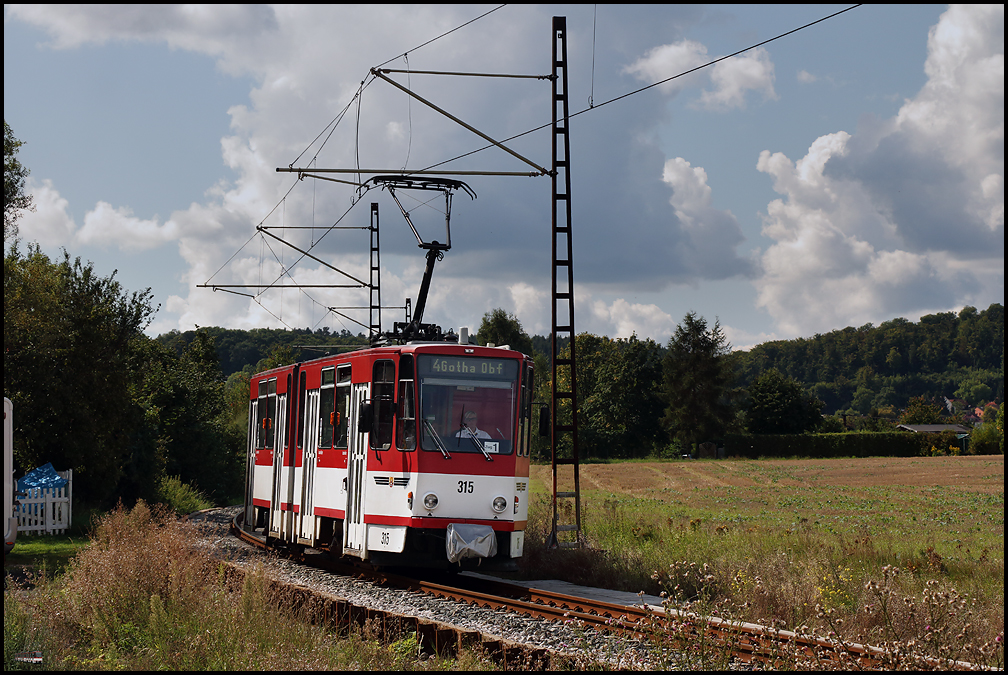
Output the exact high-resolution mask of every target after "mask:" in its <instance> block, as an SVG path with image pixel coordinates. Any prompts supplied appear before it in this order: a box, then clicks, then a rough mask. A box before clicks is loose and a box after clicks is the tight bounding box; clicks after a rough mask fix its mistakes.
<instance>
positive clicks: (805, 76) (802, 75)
mask: <svg viewBox="0 0 1008 675" xmlns="http://www.w3.org/2000/svg"><path fill="white" fill-rule="evenodd" d="M818 79H819V78H818V77H816V76H815V75H813V74H812V73H810V72H809V71H807V70H799V71H798V81H799V82H801V83H802V84H812V83H813V82H815V81H816V80H818Z"/></svg>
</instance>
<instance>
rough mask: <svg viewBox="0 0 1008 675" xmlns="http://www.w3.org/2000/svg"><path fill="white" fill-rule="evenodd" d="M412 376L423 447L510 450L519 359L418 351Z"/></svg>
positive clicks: (468, 450) (454, 450)
mask: <svg viewBox="0 0 1008 675" xmlns="http://www.w3.org/2000/svg"><path fill="white" fill-rule="evenodd" d="M417 376H418V377H419V379H420V392H419V394H420V423H421V427H422V434H421V438H422V439H423V441H422V443H421V447H422V448H423V449H424V450H428V451H431V452H440V451H441V448H440V447H439V444H440V445H441V446H443V447H444V448H445V449H447V451H448V452H450V453H451V452H478V453H486V454H491V455H493V454H499V455H509V454H511V453H512V452H513V450H514V443H513V439H512V435H513V433H514V415H515V408H516V405H517V404H516V400H517V396H518V361H516V360H514V359H484V358H476V357H461V356H434V355H430V354H422V355H419V356H418V358H417Z"/></svg>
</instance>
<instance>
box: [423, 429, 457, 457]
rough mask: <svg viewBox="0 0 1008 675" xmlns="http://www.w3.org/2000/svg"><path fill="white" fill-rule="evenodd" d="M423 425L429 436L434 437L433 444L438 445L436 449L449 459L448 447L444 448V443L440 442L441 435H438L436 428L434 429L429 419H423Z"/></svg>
mask: <svg viewBox="0 0 1008 675" xmlns="http://www.w3.org/2000/svg"><path fill="white" fill-rule="evenodd" d="M424 425H426V428H427V432H428V433H429V434H430V435H431V438H433V439H434V445H436V446H437V447H438V450H440V451H441V454H442V455H444V458H445V459H451V455H449V454H448V449H447V448H445V445H444V443H442V442H441V437H440V436H438V433H437V430H435V429H434V425H433V424H431V423H430V420H424Z"/></svg>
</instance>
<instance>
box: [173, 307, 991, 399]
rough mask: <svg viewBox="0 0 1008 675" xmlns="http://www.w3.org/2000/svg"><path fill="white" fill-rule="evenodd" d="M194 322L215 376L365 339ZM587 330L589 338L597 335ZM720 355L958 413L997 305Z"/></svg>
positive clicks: (972, 387)
mask: <svg viewBox="0 0 1008 675" xmlns="http://www.w3.org/2000/svg"><path fill="white" fill-rule="evenodd" d="M199 330H200V331H205V332H206V333H207V334H208V335H209V336H210V337H211V338H213V340H214V342H215V344H216V347H217V355H218V358H219V359H220V365H221V370H222V372H223V374H224V377H225V378H228V377H229V376H230V375H231V374H233V373H236V372H241V371H243V370H244V371H245V372H246V374H252V371H253V370H254V369H255V366H256V364H257V363H259V362H260V361H261V360H263V359H265V358H266V357H267V356H269V355H270V354H273V353H274V352H275V351H276V350H277V349H278V348H289V349H290V352H287V354H288V355H289V356H288V358H290V359H291V360H293V361H301V360H308V359H312V358H317V357H319V356H322V355H324V354H325V353H326V352H327V351H334V350H337V349H345V348H354V347H359V346H364V345H366V344H367V338H366V336H365V335H364V334H363V333H359V334H357V335H353V334H352V333H350V331H347V330H345V329H344V330H342V331H340V332H339V333H335V332H330V330H329V328H328V327H323V328H320V329H317V330H315V331H311V330H309V329H307V328H305V329H294V330H285V329H270V328H256V329H252V330H240V329H225V328H217V327H210V328H200V329H199ZM196 335H197V332H196V331H185V332H179V331H171V332H170V333H165V334H162V335H160V336H158V338H157V341H158V342H160V343H161V344H163V345H164V346H166V347H170V348H173V349H175V350H176V352H177V353H179V354H181V353H182V352H183V351H184V350H185V349H186V348H187V347H188V346H189V345H190V344H191V343H192V341H193V340H194V339H195V338H196ZM586 335H588V334H586ZM589 337H591V338H593V339H592V340H589V342H591V343H592V344H593V345H594V344H595V343H596V342H598V340H599V339H600V338H599V337H598V336H593V335H592V336H589ZM476 338H477V340H478V341H480V343H481V344H483V343H485V342H487V340H486V338H485V337H482V336H480V335H479V333H477V335H476ZM529 339H530V342H529V343H525V344H526V346H525V347H524V348H525V349H529V346H528V345H531V350H532V352H533V353H534V354H533V355H539V356H540V357H541V358H543V359H545V364H546V365H547V367H548V364H549V352H550V341H549V336H545V337H544V336H541V335H535V336H531V337H530V338H529ZM613 342H614V343H618V342H620V341H618V340H617V341H613ZM648 342H649V343H650V345H651V347H650V349H652V350H653V351H654V352H655V354H654V355H653V358H654V359H657V360H658V361H660V360H661V359H662V358H663V357H664V355H665V352H666V350H667V346H665V345H658V344H656V343H654V342H653V341H650V340H648ZM586 344H587V343H586ZM564 347H566V344H561V348H564ZM593 349H594V348H593ZM621 353H622V352H621V351H620V350H616V351H615V352H613V353H612V354H611V355H609V358H615V359H620V358H622V357H621V356H620V354H621ZM730 360H731V362H732V365H733V370H734V372H735V375H736V381H735V386H736V387H738V388H740V389H742V390H745V389H747V388H748V387H749V386H750V385H751V384H752V382H753V381H754V380H756V379H757V378H758V377H759V376H760V375H761V374H762V373H764V372H766V371H768V370H771V369H775V370H777V371H779V372H780V373H781V374H783V375H785V376H786V377H789V378H792V379H794V380H796V381H797V382H799V383H800V384H801V385H802V386H803V387H804V388H805V389H806V390H807V391H808V392H809V393H810V394H812V395H814V396H815V397H817V398H818V399H819V400H821V401H822V402H823V403H824V406H823V409H822V412H823V413H824V414H830V415H832V414H844V413H846V414H851V415H872V414H873V413H874V414H878V413H879V411H882V413H883V414H886V412H888V413H889V416H890V417H893V416H896V415H897V414H898V412H899V410H900V409H902V408H904V407H905V406H906V404H907V402H908V401H909V400H910V399H912V398H916V397H920V396H924V397H927V398H930V399H934V400H935V401H937V402H939V403H943V404H944V399H949V400H950V401H954V402H956V404H957V405H958V406H959V410H957V411H955V412H958V413H961V412H962V411H963V410H964V409H965V408H966V407H974V406H979V405H982V404H984V403H987V402H990V401H997V402H1001V401H1004V307H1003V306H1002V305H1000V304H992V305H991V306H990V307H988V308H987V309H985V310H977V309H976V308H974V307H965V308H964V309H963V310H962V311H960V312H959V313H958V314H957V313H954V312H943V313H939V314H929V315H926V316H923V317H921V319H920V321H918V322H913V321H909V320H907V319H903V318H896V319H892V320H891V321H886V322H884V323H882V324H881V325H879V326H873V325H872V324H865V325H864V326H861V327H858V328H854V327H847V328H843V329H840V330H835V331H831V332H829V333H825V334H818V335H815V336H813V337H810V338H797V339H793V340H775V341H772V342H764V343H762V344H760V345H757V346H756V347H754V348H752V349H751V350H749V351H734V352H732V354H731V357H730ZM596 361H597V359H593V358H590V357H588V354H585V357H584V367H582V376H583V377H584V378H585V380H586V382H589V381H590V382H594V381H596V380H597V379H598V377H597V375H596V374H594V373H593V372H592V369H593V368H595V366H594V365H593V364H594V363H595V362H596ZM610 365H612V364H610ZM588 395H589V396H590V395H591V393H589V394H588Z"/></svg>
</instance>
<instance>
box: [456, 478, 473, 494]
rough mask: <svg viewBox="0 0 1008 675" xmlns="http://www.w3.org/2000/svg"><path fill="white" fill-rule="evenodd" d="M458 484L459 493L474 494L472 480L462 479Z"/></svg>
mask: <svg viewBox="0 0 1008 675" xmlns="http://www.w3.org/2000/svg"><path fill="white" fill-rule="evenodd" d="M458 485H459V487H458V491H459V494H462V493H466V494H472V491H473V482H472V481H471V480H460V481H459V482H458Z"/></svg>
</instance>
